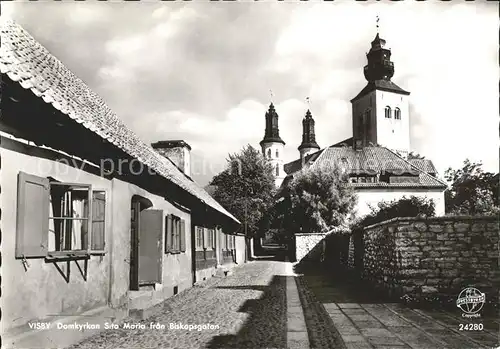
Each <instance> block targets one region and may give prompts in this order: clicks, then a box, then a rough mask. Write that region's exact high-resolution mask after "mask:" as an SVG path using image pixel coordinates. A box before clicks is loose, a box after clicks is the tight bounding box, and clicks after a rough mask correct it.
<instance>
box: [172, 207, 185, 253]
mask: <svg viewBox="0 0 500 349" xmlns="http://www.w3.org/2000/svg"><path fill="white" fill-rule="evenodd" d="M170 217H171V223H170V232H169V234H170V251H169V252H170V253H172V254H175V253H181V221H182V219H181V217H179V216H176V215H174V214H171V215H170Z"/></svg>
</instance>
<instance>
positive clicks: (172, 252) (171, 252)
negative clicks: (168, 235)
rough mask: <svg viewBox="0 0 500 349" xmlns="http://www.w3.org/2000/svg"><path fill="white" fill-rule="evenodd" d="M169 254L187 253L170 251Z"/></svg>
mask: <svg viewBox="0 0 500 349" xmlns="http://www.w3.org/2000/svg"><path fill="white" fill-rule="evenodd" d="M167 253H168V254H181V253H185V252H182V251H169V252H167Z"/></svg>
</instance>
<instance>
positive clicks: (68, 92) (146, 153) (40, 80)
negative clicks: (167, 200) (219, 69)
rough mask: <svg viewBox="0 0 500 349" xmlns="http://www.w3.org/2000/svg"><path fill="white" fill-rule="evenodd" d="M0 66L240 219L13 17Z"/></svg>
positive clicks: (5, 28)
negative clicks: (142, 136) (147, 140)
mask: <svg viewBox="0 0 500 349" xmlns="http://www.w3.org/2000/svg"><path fill="white" fill-rule="evenodd" d="M0 30H1V38H2V45H1V47H0V71H1V73H2V74H6V75H7V76H8V77H9V78H10V79H11V80H12V81H15V82H17V83H19V84H20V85H21V86H22V87H23V88H24V89H27V90H31V91H32V92H33V94H34V95H35V96H37V97H39V98H42V99H43V100H44V101H45V102H46V103H49V104H52V106H53V107H54V108H56V109H58V110H60V111H61V112H62V113H63V114H66V115H67V116H68V117H69V118H71V119H73V120H75V121H76V122H78V123H80V124H82V125H83V126H84V127H85V128H87V129H88V130H90V131H91V132H93V133H95V134H97V135H98V136H99V137H101V138H102V139H104V140H107V141H108V142H110V143H112V144H113V145H115V146H116V147H117V148H119V149H121V150H122V151H124V152H125V153H127V154H128V155H130V156H131V157H133V158H135V159H137V160H139V161H140V162H142V163H143V164H144V165H146V166H148V167H149V168H151V169H152V170H154V171H155V172H156V173H158V174H159V175H160V176H162V177H164V178H165V179H167V180H169V181H171V182H172V183H174V184H175V185H177V186H178V187H180V188H181V189H182V190H184V191H185V192H187V193H189V194H191V195H193V196H194V197H196V198H197V199H198V200H200V201H202V202H204V203H205V204H206V205H208V206H210V207H212V208H213V209H215V210H216V211H218V212H220V213H221V214H223V215H225V216H227V217H229V218H230V219H232V220H233V221H235V222H237V223H240V222H239V221H238V220H237V219H236V218H235V217H234V216H233V215H231V214H230V213H229V212H228V211H226V210H225V209H224V208H223V207H222V206H221V205H220V204H219V203H218V202H217V201H215V200H214V199H213V198H212V197H211V196H210V195H209V194H208V193H207V192H206V191H205V190H204V189H203V188H201V187H199V186H198V185H197V184H196V183H195V182H194V181H192V180H190V179H189V178H188V177H186V176H185V175H184V173H182V172H181V171H180V170H179V169H178V168H177V167H176V166H175V165H174V164H173V163H172V162H171V161H170V160H168V159H166V158H165V157H163V156H161V155H160V154H158V153H157V152H156V151H155V150H154V149H153V148H152V147H151V146H150V145H148V144H147V143H145V142H143V141H142V140H141V139H140V138H139V137H138V136H137V135H135V134H134V133H133V132H132V131H131V130H130V129H128V128H127V127H126V126H125V125H124V124H123V122H122V121H121V120H120V118H119V117H118V116H117V115H116V114H115V113H114V112H113V111H112V110H111V109H110V108H109V107H108V106H107V105H106V104H105V103H104V101H103V100H102V99H101V98H100V97H99V96H98V95H97V94H96V93H94V92H93V91H92V90H91V89H90V88H89V87H88V86H87V85H85V83H84V82H83V81H82V80H81V79H80V78H78V77H77V76H75V75H74V74H73V73H72V72H71V71H70V70H69V69H67V68H66V67H65V66H64V65H63V64H62V63H61V61H59V60H58V59H57V58H55V57H54V56H53V55H52V54H51V53H50V52H49V51H48V50H47V49H46V48H45V47H43V46H42V45H41V44H40V43H38V42H37V41H36V40H35V39H34V38H33V37H32V36H31V35H30V34H28V33H27V32H26V31H25V30H24V29H23V28H22V27H21V26H20V25H18V24H16V23H15V22H13V21H5V20H2V22H1V23H0Z"/></svg>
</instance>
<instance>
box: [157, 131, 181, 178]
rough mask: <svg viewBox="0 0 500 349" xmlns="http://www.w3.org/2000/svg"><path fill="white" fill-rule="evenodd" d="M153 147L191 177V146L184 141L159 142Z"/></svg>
mask: <svg viewBox="0 0 500 349" xmlns="http://www.w3.org/2000/svg"><path fill="white" fill-rule="evenodd" d="M151 146H152V147H153V149H155V150H156V151H157V152H158V153H160V154H161V155H163V156H164V157H166V158H169V159H170V160H171V161H172V162H173V163H174V164H175V166H177V167H178V168H179V170H181V171H182V172H184V174H185V175H186V176H188V177H191V146H190V145H189V144H187V143H186V142H184V141H183V140H172V141H159V142H156V143H152V144H151Z"/></svg>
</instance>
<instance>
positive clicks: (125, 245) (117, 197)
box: [0, 139, 192, 330]
mask: <svg viewBox="0 0 500 349" xmlns="http://www.w3.org/2000/svg"><path fill="white" fill-rule="evenodd" d="M3 142H4V141H3V139H2V143H3ZM9 142H13V141H9ZM13 144H14V147H16V148H15V149H16V151H14V150H10V149H5V148H2V149H1V152H2V163H3V165H4V166H2V170H1V177H2V195H1V196H0V200H1V207H2V220H1V223H2V231H3V232H4V234H3V236H2V280H3V283H4V285H8V287H5V286H4V288H3V290H2V297H1V302H0V304H1V307H2V315H3V321H2V322H3V328H4V330H8V329H9V327H15V326H18V325H23V324H25V323H26V322H27V321H29V320H33V319H43V318H46V316H47V314H61V313H66V314H68V313H79V312H82V311H85V310H88V309H93V308H96V307H99V306H103V305H107V304H110V305H112V306H124V305H127V303H128V293H129V271H130V262H129V261H130V240H131V235H130V214H131V199H132V196H133V195H134V194H137V195H141V196H143V197H145V198H147V199H149V200H151V202H152V203H153V207H152V209H161V210H163V211H164V214H175V215H177V216H179V217H181V218H182V219H185V220H186V252H185V253H180V254H175V255H171V254H162V260H163V274H162V285H163V288H168V289H169V290H172V292H173V286H178V288H179V292H180V291H182V290H183V289H185V288H188V287H190V286H191V284H192V273H191V238H190V232H191V229H190V228H189V227H190V224H191V222H190V215H189V213H186V212H183V211H181V210H179V209H178V208H176V207H175V206H173V205H172V204H171V203H170V202H168V201H166V200H165V199H164V198H163V197H161V196H158V195H154V194H152V193H149V192H147V191H145V190H144V189H141V188H139V187H137V186H136V185H133V184H130V183H126V182H123V181H120V180H116V179H114V180H108V179H105V178H103V177H101V176H99V175H97V174H91V173H88V172H85V171H82V170H79V169H78V168H75V167H71V166H68V165H66V164H65V163H62V162H57V161H55V160H53V159H47V158H43V157H37V156H31V155H27V154H25V153H24V152H23V151H25V150H24V149H23V147H25V146H24V145H22V143H17V142H13ZM2 145H3V144H2ZM20 171H23V172H26V173H28V174H32V175H36V176H39V177H48V176H51V177H54V178H55V179H57V180H59V181H62V182H71V183H81V184H91V185H92V189H94V190H104V191H105V192H106V194H105V195H106V209H105V221H106V226H105V244H106V253H105V254H104V255H103V256H99V255H92V256H91V257H90V259H89V261H88V265H87V270H86V274H87V275H86V277H87V279H86V280H85V277H84V275H82V272H81V271H79V267H80V268H81V270H82V271H84V269H85V267H84V264H85V263H84V261H82V260H79V261H72V262H70V263H69V264H67V263H66V262H56V263H48V262H46V261H45V260H44V259H43V258H36V259H29V260H28V265H29V266H28V267H27V270H25V268H24V267H23V263H22V261H21V260H20V259H16V258H15V245H16V229H17V227H16V217H17V176H18V173H19V172H20ZM48 213H49V208H48V207H47V214H48ZM164 237H165V236H164V234H163V235H162V239H164ZM160 243H161V245H162V246H164V241H163V240H162V241H161V242H160ZM77 264H78V265H77ZM58 267H59V268H60V269H61V271H59V270H58ZM68 268H69V271H68ZM68 272H69V281H66V280H65V279H64V277H63V275H61V274H67V273H68ZM164 294H165V296H169V295H171V293H170V292H169V291H168V292H164Z"/></svg>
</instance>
